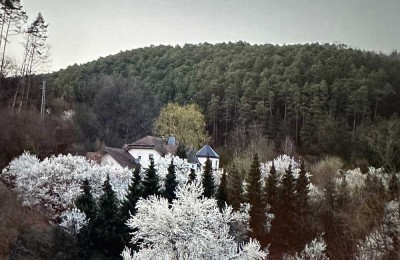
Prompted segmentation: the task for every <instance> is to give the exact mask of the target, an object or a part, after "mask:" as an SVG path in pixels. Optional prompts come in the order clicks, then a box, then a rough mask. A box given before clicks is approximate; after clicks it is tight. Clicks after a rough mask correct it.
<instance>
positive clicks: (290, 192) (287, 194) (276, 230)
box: [271, 165, 296, 252]
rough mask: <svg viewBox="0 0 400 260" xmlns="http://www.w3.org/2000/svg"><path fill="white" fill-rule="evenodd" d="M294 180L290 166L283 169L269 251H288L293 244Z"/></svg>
mask: <svg viewBox="0 0 400 260" xmlns="http://www.w3.org/2000/svg"><path fill="white" fill-rule="evenodd" d="M295 191H296V182H295V179H294V177H293V172H292V166H291V165H289V168H288V169H287V170H286V171H285V174H284V175H283V179H282V185H281V188H280V190H279V206H278V209H277V210H276V221H274V222H273V223H272V225H273V226H272V231H271V233H272V234H271V235H272V239H273V244H272V245H271V252H277V251H278V252H288V251H289V250H290V249H292V247H293V246H294V244H295V242H296V241H295V238H296V229H295V227H296V226H295V225H296V219H295V217H296V213H295V212H296V197H295Z"/></svg>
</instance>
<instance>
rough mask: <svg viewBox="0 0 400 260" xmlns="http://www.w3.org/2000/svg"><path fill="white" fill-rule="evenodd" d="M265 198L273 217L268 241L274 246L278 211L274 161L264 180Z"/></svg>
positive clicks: (277, 190) (277, 189)
mask: <svg viewBox="0 0 400 260" xmlns="http://www.w3.org/2000/svg"><path fill="white" fill-rule="evenodd" d="M265 198H266V200H265V201H266V203H267V204H268V205H269V207H270V208H269V213H272V214H274V219H273V220H272V221H271V230H270V234H268V236H267V239H268V243H270V244H272V246H274V245H275V244H274V241H275V240H276V237H277V236H278V234H277V231H278V229H277V228H278V223H277V222H278V221H279V219H278V218H277V216H278V211H279V206H280V205H279V202H280V201H279V187H278V177H277V175H276V169H275V165H274V162H272V166H271V169H270V170H269V175H268V177H267V179H266V181H265Z"/></svg>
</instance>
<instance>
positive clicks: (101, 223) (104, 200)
mask: <svg viewBox="0 0 400 260" xmlns="http://www.w3.org/2000/svg"><path fill="white" fill-rule="evenodd" d="M98 205H99V212H98V214H97V217H96V220H95V223H94V229H95V233H96V239H95V246H96V248H97V249H99V250H101V251H102V253H103V254H104V256H106V257H108V258H113V257H118V256H119V255H120V254H121V251H122V249H123V242H122V238H121V236H120V232H119V228H118V227H119V223H121V221H120V218H119V214H118V199H117V196H116V194H115V192H114V190H113V189H112V187H111V184H110V176H108V175H107V179H106V180H105V181H104V184H103V194H102V195H101V196H100V198H99V202H98Z"/></svg>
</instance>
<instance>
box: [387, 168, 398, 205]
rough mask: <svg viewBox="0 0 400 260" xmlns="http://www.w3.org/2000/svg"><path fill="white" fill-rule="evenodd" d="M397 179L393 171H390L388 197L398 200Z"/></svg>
mask: <svg viewBox="0 0 400 260" xmlns="http://www.w3.org/2000/svg"><path fill="white" fill-rule="evenodd" d="M399 191H400V188H399V179H398V178H397V176H396V174H395V173H392V174H391V176H390V180H389V199H390V200H398V199H399Z"/></svg>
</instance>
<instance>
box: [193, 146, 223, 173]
mask: <svg viewBox="0 0 400 260" xmlns="http://www.w3.org/2000/svg"><path fill="white" fill-rule="evenodd" d="M196 157H197V159H198V161H199V162H200V164H201V167H204V166H205V164H206V161H207V158H208V159H209V160H210V161H211V167H212V169H213V170H214V171H216V170H218V169H219V155H218V154H217V153H216V152H215V151H214V149H212V148H211V147H210V146H209V145H208V144H206V145H205V146H203V148H201V149H200V150H199V151H198V152H197V153H196Z"/></svg>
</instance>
